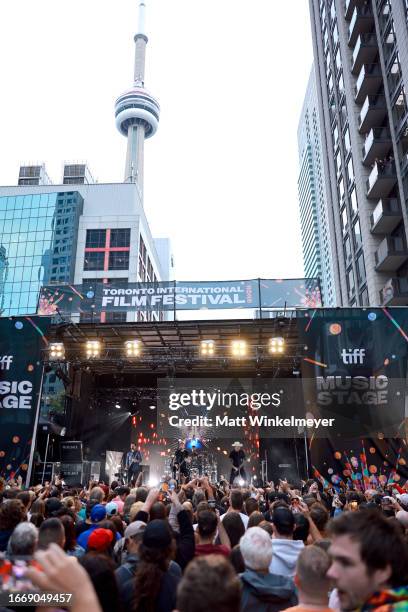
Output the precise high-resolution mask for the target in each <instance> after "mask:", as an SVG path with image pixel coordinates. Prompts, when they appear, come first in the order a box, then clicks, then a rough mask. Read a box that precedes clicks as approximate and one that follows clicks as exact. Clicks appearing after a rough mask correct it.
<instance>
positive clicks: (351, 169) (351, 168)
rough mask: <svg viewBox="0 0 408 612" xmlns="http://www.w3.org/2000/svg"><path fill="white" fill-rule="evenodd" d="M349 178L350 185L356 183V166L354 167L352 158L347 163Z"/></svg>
mask: <svg viewBox="0 0 408 612" xmlns="http://www.w3.org/2000/svg"><path fill="white" fill-rule="evenodd" d="M347 176H348V181H349V185H351V183H352V182H353V181H354V166H353V158H352V157H350V159H349V160H348V163H347Z"/></svg>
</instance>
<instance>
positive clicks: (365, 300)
mask: <svg viewBox="0 0 408 612" xmlns="http://www.w3.org/2000/svg"><path fill="white" fill-rule="evenodd" d="M360 306H369V301H368V291H367V287H365V288H364V289H363V290H362V292H361V293H360Z"/></svg>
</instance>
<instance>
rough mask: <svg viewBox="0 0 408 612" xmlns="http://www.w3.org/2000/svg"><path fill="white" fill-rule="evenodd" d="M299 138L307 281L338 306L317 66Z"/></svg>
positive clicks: (309, 85)
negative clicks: (315, 281)
mask: <svg viewBox="0 0 408 612" xmlns="http://www.w3.org/2000/svg"><path fill="white" fill-rule="evenodd" d="M297 138H298V152H299V178H298V194H299V211H300V226H301V233H302V249H303V268H304V275H305V278H319V279H320V287H321V292H322V298H323V304H324V305H325V306H336V304H337V300H336V294H335V282H334V272H333V254H332V248H331V240H330V232H329V218H328V210H327V201H326V184H325V180H324V168H323V160H322V146H321V137H320V120H319V109H318V101H317V91H316V78H315V71H314V66H313V67H312V69H311V71H310V77H309V81H308V85H307V89H306V94H305V99H304V102H303V107H302V112H301V114H300V120H299V125H298V133H297Z"/></svg>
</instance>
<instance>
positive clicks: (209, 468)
mask: <svg viewBox="0 0 408 612" xmlns="http://www.w3.org/2000/svg"><path fill="white" fill-rule="evenodd" d="M184 463H185V466H186V471H187V474H188V476H187V479H188V480H194V479H195V478H200V477H202V476H208V478H209V480H210V482H217V477H218V466H217V460H216V458H215V456H214V455H213V453H206V452H204V453H200V454H198V453H195V452H194V453H193V454H191V455H189V456H188V457H186V458H185V460H184ZM173 465H174V460H173V459H170V460H167V461H166V466H165V472H166V473H168V475H169V476H171V475H172V474H173Z"/></svg>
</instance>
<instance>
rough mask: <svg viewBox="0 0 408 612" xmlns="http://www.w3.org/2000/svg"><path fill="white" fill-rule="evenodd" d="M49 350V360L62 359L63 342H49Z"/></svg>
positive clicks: (63, 352) (63, 357)
mask: <svg viewBox="0 0 408 612" xmlns="http://www.w3.org/2000/svg"><path fill="white" fill-rule="evenodd" d="M49 351H50V352H49V359H50V361H64V359H65V347H64V343H63V342H50V349H49Z"/></svg>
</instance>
